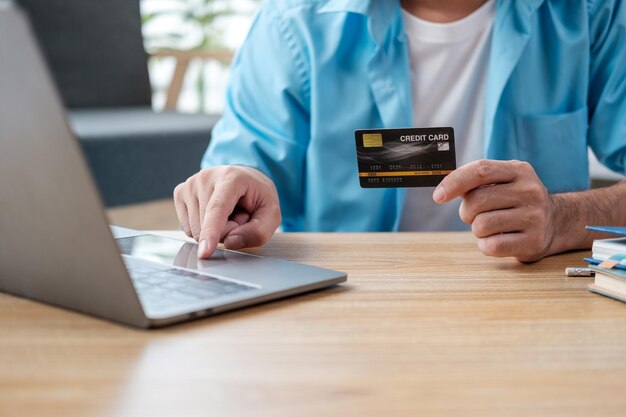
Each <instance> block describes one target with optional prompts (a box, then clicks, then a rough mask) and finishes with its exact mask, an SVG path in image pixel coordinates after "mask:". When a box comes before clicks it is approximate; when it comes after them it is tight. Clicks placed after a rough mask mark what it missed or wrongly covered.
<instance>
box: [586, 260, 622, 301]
mask: <svg viewBox="0 0 626 417" xmlns="http://www.w3.org/2000/svg"><path fill="white" fill-rule="evenodd" d="M589 268H591V270H593V271H594V272H595V273H596V277H595V281H594V283H593V284H590V285H589V287H588V288H589V291H591V292H595V293H596V294H600V295H604V296H606V297H611V298H614V299H616V300H619V301H623V302H625V303H626V270H623V269H607V268H601V267H599V266H595V265H590V266H589Z"/></svg>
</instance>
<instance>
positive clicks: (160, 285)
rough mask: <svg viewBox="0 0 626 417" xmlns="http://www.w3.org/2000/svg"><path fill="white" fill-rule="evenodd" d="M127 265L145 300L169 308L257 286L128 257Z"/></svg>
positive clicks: (148, 305)
mask: <svg viewBox="0 0 626 417" xmlns="http://www.w3.org/2000/svg"><path fill="white" fill-rule="evenodd" d="M124 262H125V263H126V268H127V269H128V272H129V274H130V277H131V279H132V281H133V284H134V285H135V289H136V290H137V294H138V295H139V299H140V300H141V302H142V304H143V305H144V306H145V307H147V308H149V309H167V308H175V307H180V306H181V305H182V306H184V305H187V304H192V303H197V302H198V301H203V300H210V299H212V298H217V297H222V296H226V295H233V294H239V293H241V292H244V291H250V290H255V289H257V288H255V287H252V286H249V285H244V284H238V283H234V282H230V281H225V280H222V279H218V278H213V277H210V276H207V275H202V274H196V273H194V272H190V271H185V270H182V269H176V268H170V267H167V266H165V265H156V264H152V263H150V262H144V261H141V260H137V259H133V258H127V257H124Z"/></svg>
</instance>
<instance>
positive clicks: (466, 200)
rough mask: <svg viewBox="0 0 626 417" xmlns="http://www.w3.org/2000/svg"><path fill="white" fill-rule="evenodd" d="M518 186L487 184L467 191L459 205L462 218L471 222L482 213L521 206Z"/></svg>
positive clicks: (466, 221) (468, 222)
mask: <svg viewBox="0 0 626 417" xmlns="http://www.w3.org/2000/svg"><path fill="white" fill-rule="evenodd" d="M516 188H517V187H515V185H514V184H510V183H509V184H498V185H486V186H482V187H478V188H475V189H473V190H471V191H469V192H467V193H465V195H463V196H462V198H463V201H462V202H461V206H460V207H459V216H460V217H461V220H463V221H464V222H465V223H467V224H471V223H472V222H473V221H474V218H475V217H476V216H477V215H479V214H480V213H484V212H487V211H493V210H503V209H509V208H514V207H517V206H519V205H520V193H519V192H517V189H516ZM521 198H523V196H522V197H521Z"/></svg>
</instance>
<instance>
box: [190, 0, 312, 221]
mask: <svg viewBox="0 0 626 417" xmlns="http://www.w3.org/2000/svg"><path fill="white" fill-rule="evenodd" d="M270 3H271V2H270ZM305 62H306V61H305V59H304V53H303V47H302V43H301V42H299V41H298V39H296V35H295V33H294V32H293V27H292V26H290V25H288V24H287V17H285V15H284V14H281V13H280V12H279V10H277V9H276V8H275V7H272V6H270V5H269V3H266V5H265V6H263V7H262V8H261V10H260V11H259V13H258V14H257V16H256V18H255V20H254V23H253V24H252V27H251V29H250V32H249V34H248V36H247V38H246V40H245V42H244V44H243V46H242V47H241V49H240V50H239V51H238V53H237V55H236V57H235V59H234V62H233V65H232V68H231V75H230V77H231V78H230V81H229V85H228V88H227V94H226V106H225V109H224V114H223V116H222V118H221V119H220V121H219V122H218V123H217V125H216V126H215V128H214V130H213V133H212V138H211V142H210V144H209V147H208V149H207V151H206V153H205V155H204V157H203V160H202V167H203V168H206V167H211V166H217V165H245V166H250V167H253V168H256V169H258V170H260V171H261V172H263V173H264V174H266V175H267V176H268V177H269V178H271V179H272V180H273V181H274V183H275V185H276V188H277V190H278V194H279V198H280V205H281V211H282V214H283V226H284V227H285V229H286V230H289V229H293V226H294V225H295V224H296V223H298V222H300V221H301V218H302V213H303V200H304V196H303V189H304V169H305V153H306V149H307V146H308V142H309V138H310V121H309V105H308V102H309V100H308V97H310V95H309V94H310V93H309V91H308V79H309V77H308V73H307V65H306V64H305Z"/></svg>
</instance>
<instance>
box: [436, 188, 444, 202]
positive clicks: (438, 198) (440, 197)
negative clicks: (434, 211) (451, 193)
mask: <svg viewBox="0 0 626 417" xmlns="http://www.w3.org/2000/svg"><path fill="white" fill-rule="evenodd" d="M444 198H446V190H444V189H443V187H442V186H438V187H437V188H435V191H434V192H433V200H435V201H437V202H439V201H443V199H444Z"/></svg>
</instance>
